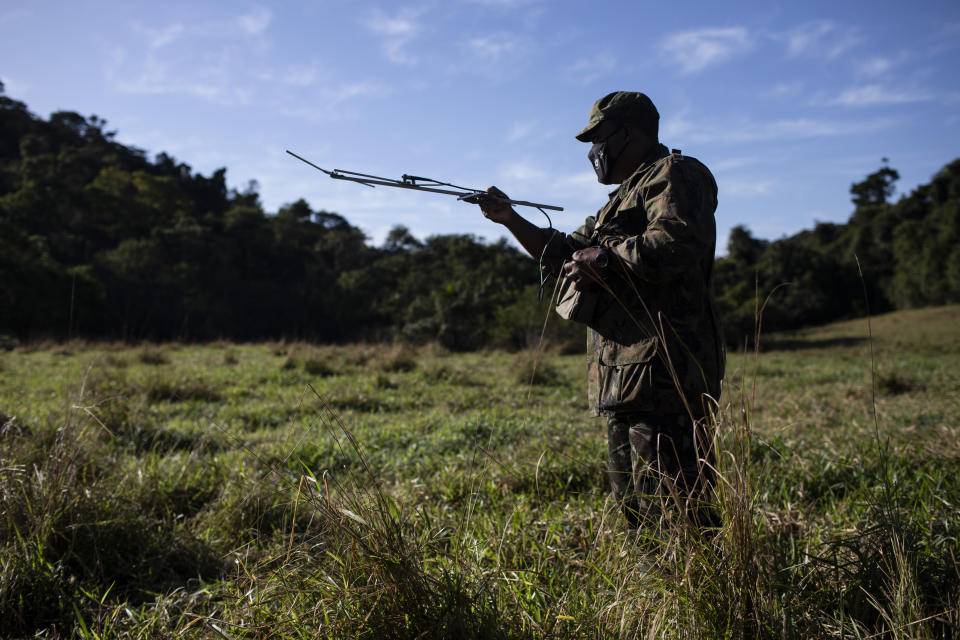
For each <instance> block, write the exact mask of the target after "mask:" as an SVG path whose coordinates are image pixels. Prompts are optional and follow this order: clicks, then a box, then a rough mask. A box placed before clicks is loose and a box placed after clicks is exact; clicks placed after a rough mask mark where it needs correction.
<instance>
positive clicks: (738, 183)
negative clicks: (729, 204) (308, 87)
mask: <svg viewBox="0 0 960 640" xmlns="http://www.w3.org/2000/svg"><path fill="white" fill-rule="evenodd" d="M776 186H777V183H776V181H774V180H756V179H749V178H748V179H740V180H737V179H730V178H726V179H724V180H722V181H721V188H722V192H721V196H733V197H743V196H764V195H767V194H770V193H773V192H774V189H775V188H776Z"/></svg>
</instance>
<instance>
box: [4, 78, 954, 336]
mask: <svg viewBox="0 0 960 640" xmlns="http://www.w3.org/2000/svg"><path fill="white" fill-rule="evenodd" d="M896 178H897V173H896V171H895V170H893V169H891V168H889V167H886V166H884V167H882V168H881V169H880V170H879V171H877V172H876V173H873V174H871V175H870V176H867V178H866V179H865V180H864V181H863V182H860V183H856V184H854V185H853V187H852V189H851V193H852V194H853V196H854V198H853V200H854V213H853V215H852V217H851V218H850V222H849V223H848V224H845V225H835V224H825V223H824V224H818V225H817V226H816V227H815V228H814V229H813V230H811V231H804V232H802V233H799V234H797V235H795V236H791V237H789V238H783V239H781V240H777V241H774V242H768V241H766V240H760V239H755V238H753V237H752V236H751V235H750V233H749V231H748V230H747V229H746V228H743V227H737V228H736V229H734V231H733V233H732V234H731V236H730V243H729V246H728V252H727V257H726V258H723V259H720V260H718V261H717V265H716V268H715V277H716V284H717V294H718V300H719V302H720V304H721V309H722V313H723V317H724V321H725V326H726V328H727V332H728V338H729V339H730V340H731V342H739V341H740V340H741V338H742V336H743V335H745V334H750V333H751V332H752V327H753V316H754V313H753V309H754V299H755V291H756V290H757V287H756V285H757V283H759V291H760V292H761V294H764V293H766V292H768V291H770V290H771V289H772V288H774V287H776V286H777V285H780V284H782V283H790V284H789V285H787V286H785V287H781V288H779V289H778V290H777V292H776V294H775V295H774V298H773V300H772V302H771V303H770V304H769V305H768V307H767V310H766V313H765V316H764V326H765V327H767V328H771V329H773V328H791V327H796V326H801V325H804V324H809V323H817V322H823V321H827V320H831V319H835V318H840V317H844V316H849V315H852V314H856V313H861V312H862V309H863V293H862V286H861V284H860V280H859V277H858V275H857V267H856V264H855V262H854V255H856V256H858V257H859V260H860V263H861V264H862V266H863V271H864V275H865V278H866V282H867V283H868V286H869V290H870V299H871V305H872V306H873V307H874V309H875V310H880V309H890V308H899V307H910V306H918V305H931V304H942V303H947V302H960V242H958V240H960V238H958V235H960V230H958V229H960V223H958V220H960V160H957V161H954V162H953V163H951V164H950V165H948V166H947V167H945V168H944V169H943V170H942V171H941V172H940V173H938V174H937V175H936V176H935V177H934V178H933V180H932V182H931V183H930V184H929V185H925V186H922V187H920V188H918V189H917V190H916V191H914V192H913V193H911V194H910V195H908V196H906V197H904V198H901V199H900V200H899V201H898V202H896V203H891V202H888V200H889V199H890V195H891V193H892V190H893V185H894V182H895V180H896ZM721 191H722V185H721ZM838 206H842V204H841V203H838ZM536 282H537V267H536V264H535V263H534V262H533V261H532V260H530V259H528V258H526V257H524V256H523V255H521V253H520V252H519V251H518V250H516V249H514V248H513V247H512V246H510V245H508V244H506V243H505V242H502V241H501V242H497V243H493V244H486V243H482V242H480V241H479V240H478V239H476V238H474V237H472V236H469V235H443V236H432V237H430V238H426V239H425V240H422V241H421V240H418V239H417V238H414V237H413V236H411V235H410V233H409V232H408V231H407V230H406V229H405V228H403V227H402V226H397V227H395V228H394V229H393V231H392V232H391V233H390V234H389V236H388V238H387V241H386V242H385V243H384V245H383V246H381V247H373V246H370V245H368V244H367V242H366V238H365V236H364V234H363V232H362V231H361V230H359V229H358V228H356V227H354V226H352V225H351V224H350V223H349V222H348V221H347V220H346V219H345V218H343V217H342V216H340V215H338V214H336V213H332V212H328V211H323V210H320V211H314V210H312V209H311V207H310V206H309V205H308V204H307V203H306V202H305V201H304V200H302V199H301V200H298V201H296V202H294V203H292V204H289V205H287V206H284V207H282V208H281V209H280V210H279V211H276V212H266V211H264V209H263V206H262V204H261V202H260V200H259V196H258V194H257V191H256V184H255V183H251V184H250V185H248V186H247V187H246V188H245V189H243V190H233V189H228V188H227V186H226V170H225V169H220V170H217V171H215V172H214V173H213V174H212V175H210V176H203V175H201V174H199V173H195V172H194V171H193V170H192V169H191V168H190V167H189V166H188V165H186V164H184V163H182V162H178V161H177V160H175V159H174V158H172V157H170V156H169V155H167V154H165V153H160V154H159V155H157V156H156V157H155V158H154V159H152V160H151V159H148V158H147V157H146V154H145V153H144V152H143V151H141V150H139V149H135V148H132V147H129V146H125V145H122V144H120V143H118V142H116V140H115V139H114V134H113V133H112V132H110V131H108V130H107V129H106V122H105V121H103V120H101V119H99V118H97V117H96V116H91V117H84V116H81V115H79V114H76V113H72V112H58V113H54V114H52V115H51V116H50V118H49V120H44V119H41V118H38V117H36V116H35V115H33V114H31V113H30V112H29V110H28V109H27V107H26V105H24V104H23V103H22V102H18V101H16V100H13V99H11V98H9V97H7V96H6V95H5V94H4V93H3V89H2V84H0V335H4V334H5V335H7V336H12V337H15V338H16V339H18V340H21V341H22V340H28V339H31V338H39V337H55V338H67V337H87V338H108V339H116V338H119V339H126V340H140V339H150V340H170V339H183V340H208V339H216V338H229V339H240V340H246V339H260V338H290V339H311V340H321V341H341V340H359V339H364V340H375V339H397V338H400V339H409V340H432V339H436V340H439V341H440V342H441V343H442V344H444V345H445V346H447V347H450V348H454V349H471V348H476V347H480V346H487V345H500V346H514V347H516V346H523V345H524V344H526V343H528V342H530V341H531V340H532V339H533V336H535V335H537V334H538V333H539V329H540V326H541V325H542V322H543V313H545V310H546V307H545V305H544V304H537V297H536V293H535V291H536V288H537V287H536ZM550 326H551V329H550V330H551V331H552V332H554V334H553V335H552V337H553V338H554V339H555V340H570V339H574V340H575V339H576V336H577V335H578V331H577V330H576V328H574V327H569V326H566V327H565V326H564V324H563V323H561V322H552V323H550Z"/></svg>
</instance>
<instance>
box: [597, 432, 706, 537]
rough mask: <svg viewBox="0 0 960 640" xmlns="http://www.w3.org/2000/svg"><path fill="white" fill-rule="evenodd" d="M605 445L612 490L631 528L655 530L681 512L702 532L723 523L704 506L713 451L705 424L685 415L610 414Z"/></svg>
mask: <svg viewBox="0 0 960 640" xmlns="http://www.w3.org/2000/svg"><path fill="white" fill-rule="evenodd" d="M607 444H608V447H609V457H608V463H607V464H608V466H607V476H608V477H609V479H610V487H611V489H613V494H614V496H615V497H616V498H617V500H618V501H619V502H620V504H621V506H622V509H623V512H624V515H625V516H626V518H627V522H629V523H630V524H631V525H632V526H634V527H639V526H641V525H643V526H645V527H651V528H657V527H659V526H660V525H661V522H662V520H661V519H662V518H663V517H664V515H666V514H668V513H671V512H676V511H678V510H679V512H680V513H684V514H685V515H686V516H687V517H688V518H689V519H690V520H692V521H693V522H694V524H696V525H697V526H698V527H700V528H701V529H707V528H709V527H715V526H717V525H718V524H719V518H718V517H717V515H716V513H715V512H714V511H713V510H712V509H711V507H710V506H709V504H708V503H707V502H705V501H704V502H701V496H703V495H704V493H705V492H706V491H708V490H709V489H710V487H711V486H712V485H713V449H712V445H711V440H710V438H709V434H708V433H707V432H706V430H705V429H703V423H702V422H701V423H700V424H695V423H694V422H693V421H691V420H690V418H689V417H687V416H685V415H684V416H662V417H653V416H649V415H645V414H643V415H637V414H618V415H612V416H610V417H609V418H608V419H607ZM678 502H679V504H678ZM677 507H679V509H677Z"/></svg>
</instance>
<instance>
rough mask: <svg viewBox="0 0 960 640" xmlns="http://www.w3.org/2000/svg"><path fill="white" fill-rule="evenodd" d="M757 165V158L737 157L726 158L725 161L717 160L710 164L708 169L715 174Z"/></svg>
mask: <svg viewBox="0 0 960 640" xmlns="http://www.w3.org/2000/svg"><path fill="white" fill-rule="evenodd" d="M756 163H757V158H754V157H749V156H747V157H738V158H726V159H725V160H718V161H715V162H711V163H710V168H711V169H713V170H714V171H716V172H720V171H729V170H732V169H742V168H743V167H747V166H750V165H752V164H756Z"/></svg>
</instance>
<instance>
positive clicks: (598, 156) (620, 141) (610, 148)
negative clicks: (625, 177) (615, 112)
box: [587, 127, 627, 184]
mask: <svg viewBox="0 0 960 640" xmlns="http://www.w3.org/2000/svg"><path fill="white" fill-rule="evenodd" d="M626 146H627V131H626V129H624V128H623V127H621V128H620V129H617V130H616V131H614V132H613V133H611V134H610V135H609V136H607V137H606V138H604V139H603V140H601V141H600V142H594V143H593V146H591V147H590V151H588V152H587V158H589V159H590V164H592V165H593V170H594V171H595V172H596V173H597V180H599V181H600V184H613V180H612V179H611V174H612V173H613V166H614V165H615V164H616V163H617V158H619V157H620V154H621V153H623V150H624V149H625V148H626Z"/></svg>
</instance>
